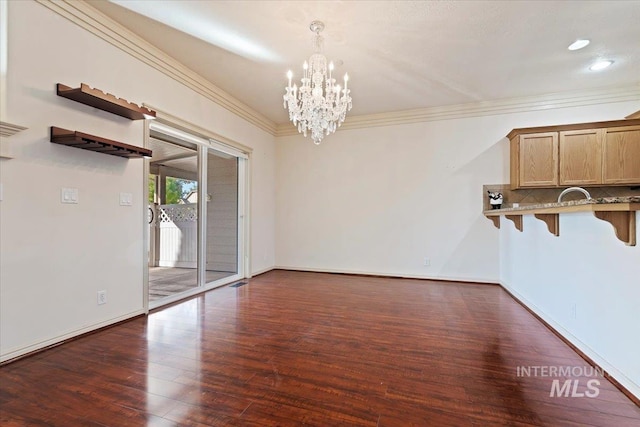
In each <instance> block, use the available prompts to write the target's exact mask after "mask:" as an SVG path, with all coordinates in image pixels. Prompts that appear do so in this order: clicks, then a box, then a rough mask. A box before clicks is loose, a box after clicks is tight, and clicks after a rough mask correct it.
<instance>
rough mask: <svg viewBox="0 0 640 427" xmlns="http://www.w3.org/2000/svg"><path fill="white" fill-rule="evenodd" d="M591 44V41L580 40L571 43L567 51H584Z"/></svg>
mask: <svg viewBox="0 0 640 427" xmlns="http://www.w3.org/2000/svg"><path fill="white" fill-rule="evenodd" d="M589 43H591V41H590V40H587V39H578V40H576V41H574V42H573V43H571V44H570V45H569V47H568V48H567V49H569V50H578V49H582V48H583V47H585V46H587V45H588V44H589Z"/></svg>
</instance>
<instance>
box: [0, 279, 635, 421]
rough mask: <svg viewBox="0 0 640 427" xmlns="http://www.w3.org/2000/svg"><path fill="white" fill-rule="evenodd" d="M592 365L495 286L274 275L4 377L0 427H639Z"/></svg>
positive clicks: (0, 371)
mask: <svg viewBox="0 0 640 427" xmlns="http://www.w3.org/2000/svg"><path fill="white" fill-rule="evenodd" d="M42 321H46V320H45V319H43V320H42ZM533 366H541V367H574V368H575V367H580V369H581V370H582V371H586V372H583V375H580V372H574V373H576V374H578V376H576V377H573V376H572V377H569V378H568V379H569V380H571V381H574V380H577V381H579V383H578V384H579V387H578V389H577V392H576V393H574V394H576V396H580V394H585V393H586V392H591V394H592V395H593V394H594V393H595V391H594V390H597V394H598V395H597V397H587V396H586V395H585V396H582V397H570V396H569V397H565V396H564V395H562V396H561V397H559V396H555V395H554V396H553V397H550V392H551V388H552V383H553V380H554V379H556V380H557V379H559V380H560V381H559V384H560V385H563V384H564V381H565V379H567V378H564V377H561V378H556V377H553V378H552V377H549V376H541V375H538V376H533V375H532V376H518V375H517V373H518V371H517V370H518V368H519V367H533ZM587 366H588V365H587V364H586V362H585V361H584V360H583V359H581V358H580V357H579V356H578V355H577V354H576V353H575V352H573V351H572V350H571V349H570V348H569V347H568V346H567V345H566V344H564V343H563V342H562V341H561V340H560V339H559V338H557V337H556V336H555V335H554V334H553V333H552V332H550V331H549V330H548V329H546V327H545V326H544V325H542V324H541V323H540V322H539V321H538V320H536V319H535V318H534V317H533V316H532V315H531V314H530V313H528V312H527V311H526V310H525V309H524V308H522V307H521V306H520V305H519V304H518V303H517V302H515V301H514V300H513V299H512V298H511V297H510V296H509V295H507V294H506V293H505V292H504V291H503V290H502V289H501V288H499V287H497V286H491V285H473V284H458V283H439V282H430V281H418V280H409V279H385V278H376V277H370V278H369V277H359V276H345V275H332V274H318V273H301V272H286V271H273V272H270V273H266V274H263V275H261V276H258V277H257V278H255V279H252V280H251V281H249V283H248V284H247V285H245V286H241V287H238V288H232V287H225V288H221V289H217V290H214V291H211V292H208V293H206V294H205V295H204V296H201V297H197V298H194V299H191V300H188V301H186V302H183V303H181V304H178V305H175V306H172V307H169V308H166V309H163V310H161V311H157V312H155V313H153V314H151V315H150V316H148V318H144V317H142V318H137V319H134V320H132V321H130V322H126V323H123V324H120V325H118V326H115V327H112V328H109V329H106V330H103V331H100V332H97V333H95V334H92V335H89V336H86V337H83V338H80V339H77V340H74V341H71V342H68V343H66V344H64V345H61V346H58V347H56V348H53V349H51V350H48V351H45V352H42V353H39V354H37V355H35V356H32V357H29V358H25V359H22V360H19V361H16V362H14V363H10V364H7V365H5V366H4V367H2V368H0V425H2V426H3V427H8V426H65V427H67V426H118V427H119V426H145V425H149V426H222V425H229V426H300V425H309V426H323V427H326V426H372V427H375V426H401V427H406V426H499V425H505V426H617V427H621V426H636V427H637V426H640V408H639V407H637V406H636V405H635V404H634V403H633V402H631V401H630V400H629V399H628V398H627V397H626V396H625V395H624V394H622V393H621V392H620V391H619V390H618V389H616V388H615V387H614V386H613V385H612V384H611V383H609V382H608V381H607V380H606V379H604V378H602V377H597V378H596V377H594V376H593V375H592V374H590V373H589V372H588V369H587ZM574 371H575V369H574ZM594 379H595V380H597V381H599V385H598V386H597V387H595V388H594V387H592V388H591V389H589V388H587V386H586V384H587V381H589V380H594ZM571 384H573V382H572V383H571ZM592 386H593V384H592ZM572 389H573V386H572ZM564 392H566V393H568V389H566V390H565V391H564ZM556 394H557V393H556Z"/></svg>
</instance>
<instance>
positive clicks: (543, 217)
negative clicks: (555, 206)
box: [534, 214, 560, 237]
mask: <svg viewBox="0 0 640 427" xmlns="http://www.w3.org/2000/svg"><path fill="white" fill-rule="evenodd" d="M534 216H535V217H536V218H538V219H539V220H540V221H544V222H545V223H546V224H547V228H548V229H549V233H551V234H553V235H554V236H556V237H557V236H559V235H560V215H559V214H534Z"/></svg>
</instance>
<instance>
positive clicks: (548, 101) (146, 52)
mask: <svg viewBox="0 0 640 427" xmlns="http://www.w3.org/2000/svg"><path fill="white" fill-rule="evenodd" d="M35 1H37V2H38V3H39V4H41V5H43V6H45V7H47V8H49V9H51V10H53V11H54V12H56V13H58V14H59V15H61V16H63V17H65V18H66V19H68V20H70V21H71V22H73V23H75V24H77V25H79V26H80V27H82V28H84V29H85V30H87V31H89V32H90V33H92V34H94V35H96V36H98V37H100V38H101V39H103V40H105V41H107V42H108V43H110V44H112V45H113V46H115V47H117V48H119V49H121V50H123V51H124V52H126V53H128V54H130V55H132V56H133V57H135V58H137V59H139V60H140V61H142V62H144V63H145V64H147V65H150V66H151V67H153V68H155V69H156V70H158V71H160V72H162V73H164V74H165V75H167V76H169V77H170V78H172V79H174V80H176V81H178V82H180V83H182V84H184V85H185V86H187V87H188V88H190V89H192V90H194V91H195V92H197V93H199V94H201V95H203V96H204V97H206V98H208V99H210V100H211V101H213V102H215V103H216V104H218V105H220V106H222V107H223V108H225V109H227V110H228V111H230V112H232V113H233V114H235V115H237V116H239V117H241V118H243V119H245V120H247V121H248V122H249V123H251V124H253V125H255V126H257V127H258V128H260V129H262V130H264V131H266V132H268V133H269V134H271V135H274V136H276V137H281V136H290V135H297V134H298V131H297V129H296V128H295V127H294V126H293V125H292V124H291V123H289V122H287V123H279V124H276V123H275V122H273V121H271V120H269V119H268V118H267V117H265V116H264V115H262V114H261V113H259V112H258V111H256V110H254V109H252V108H251V107H249V106H248V105H246V104H244V103H242V102H241V101H239V100H237V99H236V98H234V97H233V96H231V95H230V94H229V93H227V92H225V91H224V90H222V89H221V88H219V87H217V86H215V85H214V84H212V83H211V82H209V81H208V80H206V79H205V78H204V77H202V76H200V75H199V74H197V73H195V72H194V71H192V70H190V69H189V68H187V67H186V66H184V65H183V64H181V63H180V62H178V61H177V60H175V59H174V58H172V57H171V56H169V55H167V54H166V53H165V52H163V51H162V50H160V49H158V48H157V47H155V46H154V45H152V44H150V43H149V42H147V41H146V40H144V39H142V38H141V37H139V36H137V35H136V34H134V33H133V32H131V31H130V30H128V29H126V28H125V27H123V26H122V25H120V24H119V23H117V22H116V21H114V20H112V19H111V18H109V17H108V16H106V15H104V14H102V13H101V12H100V11H98V10H97V9H95V8H93V7H91V6H90V5H89V4H88V3H86V2H84V1H73V0H56V1H54V0H35ZM624 101H640V84H635V85H631V86H622V87H614V88H603V89H597V90H590V91H579V92H556V93H550V94H545V95H538V96H529V97H519V98H508V99H501V100H495V101H482V102H473V103H468V104H458V105H450V106H443V107H429V108H419V109H412V110H403V111H393V112H388V113H378V114H367V115H361V116H350V117H347V119H346V120H345V122H344V123H343V124H342V126H341V127H340V129H338V130H350V129H362V128H370V127H378V126H394V125H403V124H412V123H421V122H430V121H436V120H449V119H459V118H466V117H480V116H489V115H497V114H509V113H520V112H528V111H542V110H551V109H557V108H569V107H580V106H587V105H595V104H606V103H611V102H624Z"/></svg>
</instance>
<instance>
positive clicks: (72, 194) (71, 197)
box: [60, 187, 78, 204]
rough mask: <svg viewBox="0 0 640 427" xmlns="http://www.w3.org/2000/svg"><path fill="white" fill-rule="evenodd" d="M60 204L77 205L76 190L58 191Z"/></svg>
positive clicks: (63, 189)
mask: <svg viewBox="0 0 640 427" xmlns="http://www.w3.org/2000/svg"><path fill="white" fill-rule="evenodd" d="M60 202H62V203H70V204H77V203H78V189H77V188H64V187H63V188H62V190H61V191H60Z"/></svg>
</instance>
